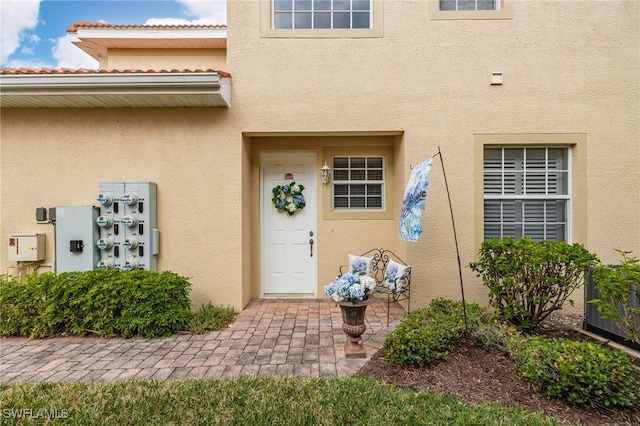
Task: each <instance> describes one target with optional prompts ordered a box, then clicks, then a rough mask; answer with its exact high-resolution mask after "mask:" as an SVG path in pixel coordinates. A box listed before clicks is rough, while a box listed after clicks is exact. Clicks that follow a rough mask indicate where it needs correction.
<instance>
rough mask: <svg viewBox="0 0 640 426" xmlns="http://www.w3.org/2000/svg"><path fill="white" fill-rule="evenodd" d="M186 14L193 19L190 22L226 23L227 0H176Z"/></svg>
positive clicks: (196, 23)
mask: <svg viewBox="0 0 640 426" xmlns="http://www.w3.org/2000/svg"><path fill="white" fill-rule="evenodd" d="M177 2H178V3H179V4H181V5H183V6H184V8H185V9H186V12H187V14H188V15H191V16H194V17H195V19H194V20H193V21H190V23H191V24H195V25H198V24H226V23H227V0H177Z"/></svg>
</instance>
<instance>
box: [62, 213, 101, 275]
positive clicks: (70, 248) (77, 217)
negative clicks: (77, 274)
mask: <svg viewBox="0 0 640 426" xmlns="http://www.w3.org/2000/svg"><path fill="white" fill-rule="evenodd" d="M98 214H99V210H98V208H97V207H94V206H60V207H56V210H55V236H56V238H55V240H56V241H55V243H56V271H57V272H71V271H89V270H91V269H94V268H95V267H96V265H97V263H98V261H99V260H100V253H99V252H98V247H96V240H97V239H98V238H99V237H98V236H99V234H98V227H97V226H96V219H97V218H98Z"/></svg>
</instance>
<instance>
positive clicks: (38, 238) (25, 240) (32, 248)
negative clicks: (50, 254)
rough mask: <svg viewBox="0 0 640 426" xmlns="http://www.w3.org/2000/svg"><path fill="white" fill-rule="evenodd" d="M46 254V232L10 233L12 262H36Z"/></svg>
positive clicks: (10, 257)
mask: <svg viewBox="0 0 640 426" xmlns="http://www.w3.org/2000/svg"><path fill="white" fill-rule="evenodd" d="M45 256H46V252H45V234H31V235H9V261H10V262H36V261H39V260H44V259H45Z"/></svg>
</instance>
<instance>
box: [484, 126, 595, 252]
mask: <svg viewBox="0 0 640 426" xmlns="http://www.w3.org/2000/svg"><path fill="white" fill-rule="evenodd" d="M473 141H474V142H473V143H474V159H475V160H474V176H476V179H474V196H473V198H474V205H475V208H474V212H473V217H474V219H473V221H474V247H475V250H476V252H477V250H479V249H480V247H481V245H482V242H483V241H484V209H483V208H482V205H483V203H484V182H483V178H482V177H483V175H484V167H483V161H484V148H492V147H495V148H498V147H505V148H506V147H519V148H520V147H533V146H540V147H549V148H551V147H554V148H563V147H568V148H569V149H570V154H569V155H570V159H571V160H570V161H571V165H570V167H571V174H570V176H569V179H570V183H569V184H570V185H571V186H570V188H571V189H570V192H569V193H570V194H571V204H570V206H569V208H568V210H567V215H569V216H568V217H569V219H568V221H569V227H568V228H567V242H568V243H569V244H571V243H574V242H579V243H582V244H586V243H587V242H588V237H589V232H588V231H589V228H588V223H589V220H588V192H587V170H588V162H587V135H586V133H476V134H474V135H473Z"/></svg>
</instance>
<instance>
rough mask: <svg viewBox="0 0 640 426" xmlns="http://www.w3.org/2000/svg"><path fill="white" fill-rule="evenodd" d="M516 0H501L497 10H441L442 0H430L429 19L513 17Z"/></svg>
mask: <svg viewBox="0 0 640 426" xmlns="http://www.w3.org/2000/svg"><path fill="white" fill-rule="evenodd" d="M513 2H514V0H500V4H499V6H498V8H497V9H495V10H440V0H429V19H432V20H436V19H437V20H446V19H449V20H482V19H513Z"/></svg>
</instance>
